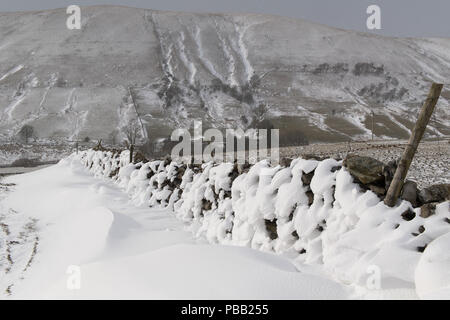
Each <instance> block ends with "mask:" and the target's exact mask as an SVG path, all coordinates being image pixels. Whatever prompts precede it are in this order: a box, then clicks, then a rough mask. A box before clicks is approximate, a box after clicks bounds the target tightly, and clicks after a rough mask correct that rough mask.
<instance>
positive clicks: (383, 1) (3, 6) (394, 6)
mask: <svg viewBox="0 0 450 320" xmlns="http://www.w3.org/2000/svg"><path fill="white" fill-rule="evenodd" d="M71 4H77V5H80V6H87V5H100V4H111V5H123V6H130V7H138V8H150V9H157V10H174V11H190V12H252V13H268V14H277V15H282V16H288V17H294V18H304V19H308V20H310V21H314V22H319V23H322V24H326V25H329V26H334V27H340V28H345V29H352V30H358V31H366V32H374V31H371V30H368V29H367V27H366V19H367V17H368V15H367V14H366V9H367V7H368V6H369V5H370V4H377V5H379V6H380V8H381V27H382V30H379V31H376V33H380V34H384V35H393V36H409V37H445V38H450V0H0V11H27V10H44V9H53V8H62V7H67V6H68V5H71Z"/></svg>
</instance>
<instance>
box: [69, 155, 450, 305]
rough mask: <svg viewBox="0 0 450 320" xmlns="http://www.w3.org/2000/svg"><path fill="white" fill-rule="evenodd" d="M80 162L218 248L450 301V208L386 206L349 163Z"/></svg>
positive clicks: (94, 158) (98, 158) (109, 158)
mask: <svg viewBox="0 0 450 320" xmlns="http://www.w3.org/2000/svg"><path fill="white" fill-rule="evenodd" d="M71 159H72V161H81V162H82V163H83V164H84V165H85V166H86V167H88V168H89V170H90V171H91V172H93V174H94V175H95V176H97V177H100V178H111V179H114V180H115V181H116V183H117V184H118V185H119V186H120V187H121V188H123V189H124V190H125V191H126V192H127V193H128V194H129V196H130V198H131V201H132V202H133V203H134V204H135V205H138V206H142V205H145V206H152V207H161V208H171V209H173V210H174V211H175V214H176V216H177V217H178V218H179V219H181V220H183V221H185V222H186V224H187V225H188V227H189V228H190V229H191V231H192V232H193V233H194V234H195V235H196V236H197V237H202V238H205V239H207V240H208V241H209V242H211V243H219V244H228V245H239V246H248V247H251V248H254V249H259V250H264V251H274V252H277V253H285V254H288V255H291V256H292V257H294V258H295V259H296V261H298V262H301V263H306V264H320V265H323V267H324V269H325V270H327V271H328V272H329V273H330V274H331V275H332V276H333V277H335V278H336V279H338V280H339V281H341V282H343V283H346V284H352V285H357V286H361V287H363V286H365V285H366V283H367V281H368V277H369V276H370V274H371V273H370V270H373V268H374V267H375V268H378V269H379V270H380V276H381V286H382V287H383V288H395V287H396V286H398V285H399V284H402V287H408V286H410V287H414V285H416V290H417V292H418V294H419V296H421V297H429V296H434V297H436V295H437V296H438V297H440V296H445V295H447V297H448V294H446V292H448V283H449V282H448V279H449V278H448V272H447V270H446V268H445V267H443V266H445V265H447V264H448V259H443V260H442V259H441V260H439V259H436V257H438V256H439V252H440V248H442V247H445V248H447V247H448V234H449V232H450V210H449V201H446V202H443V203H440V204H439V205H437V207H436V211H435V214H434V215H431V216H429V217H427V218H423V217H421V216H420V210H421V209H420V208H413V207H412V205H411V204H410V203H409V202H407V201H401V203H399V205H397V206H396V207H394V208H390V207H387V206H385V205H384V203H383V202H382V201H380V199H379V198H378V196H377V195H376V194H375V193H373V192H372V191H365V190H363V189H361V187H360V186H359V185H358V184H357V183H355V182H354V180H353V177H352V176H351V175H350V173H349V172H348V171H347V170H346V168H344V167H342V161H337V160H334V159H325V160H322V161H317V160H311V159H310V160H307V159H301V158H299V159H295V160H293V161H292V162H291V163H290V165H289V167H282V166H280V165H278V166H271V165H270V163H269V162H268V161H266V160H264V161H261V162H258V163H256V164H255V165H253V166H251V167H249V168H245V167H238V166H236V165H234V164H231V163H220V164H216V163H212V162H210V163H205V164H202V165H188V166H186V165H182V164H179V163H176V162H173V161H170V160H156V161H151V162H147V163H143V162H140V163H136V164H135V163H129V160H128V159H129V153H128V151H123V152H121V153H119V152H112V151H94V150H88V151H84V152H81V153H79V154H77V155H75V154H74V155H72V156H71ZM406 211H408V212H410V213H411V214H409V215H408V217H405V215H404V213H405V212H406ZM435 239H436V240H435ZM422 252H423V253H422ZM427 257H428V258H427ZM419 261H420V263H419ZM433 261H434V262H433ZM418 265H419V267H417V266H418ZM430 270H431V271H430ZM442 279H444V281H442ZM433 293H435V294H434V295H433Z"/></svg>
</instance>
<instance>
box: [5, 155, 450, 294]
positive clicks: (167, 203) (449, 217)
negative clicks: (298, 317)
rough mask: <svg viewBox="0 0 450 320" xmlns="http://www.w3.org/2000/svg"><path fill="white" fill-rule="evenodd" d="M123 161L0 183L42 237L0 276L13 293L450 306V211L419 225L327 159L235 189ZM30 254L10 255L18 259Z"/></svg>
mask: <svg viewBox="0 0 450 320" xmlns="http://www.w3.org/2000/svg"><path fill="white" fill-rule="evenodd" d="M128 158H129V157H128V152H126V151H125V152H122V153H121V154H120V155H119V154H113V153H112V152H102V151H92V150H89V151H85V152H81V153H79V154H78V155H75V154H74V155H72V156H70V157H68V158H66V159H64V160H62V161H61V162H60V163H59V164H58V165H55V166H52V167H49V168H46V169H43V170H40V171H36V172H32V173H28V174H24V175H20V176H12V177H8V178H7V179H5V180H4V181H2V183H16V184H17V185H16V186H13V187H11V188H12V189H13V190H12V191H9V192H8V193H7V194H6V196H5V199H3V200H2V201H1V202H0V205H1V206H0V213H1V212H7V211H8V210H9V209H12V210H14V212H16V215H19V214H20V215H24V216H27V217H30V218H33V219H35V221H36V227H35V230H37V231H35V232H37V234H38V239H39V241H38V245H37V250H35V251H36V253H35V254H34V258H33V259H32V261H31V263H29V264H30V266H29V267H27V268H25V269H26V270H24V269H23V267H17V268H16V266H21V265H23V264H24V263H25V264H26V261H27V259H28V256H27V254H22V255H19V254H18V255H17V258H16V257H13V259H12V260H13V261H14V263H13V264H12V265H10V270H9V271H8V272H6V273H5V274H4V276H2V278H1V280H0V290H2V292H3V290H5V293H6V296H7V297H11V298H21V297H25V298H42V297H43V298H137V299H142V298H152V299H165V298H167V299H197V298H199V299H201V298H204V299H241V298H244V299H348V298H363V299H364V298H366V299H383V298H392V299H397V298H402V299H404V298H413V299H414V298H418V297H420V298H428V297H429V296H430V295H432V296H433V297H438V298H444V299H445V298H447V299H448V298H450V295H449V290H448V286H449V278H448V259H447V258H448V257H447V256H444V258H443V259H440V257H441V256H440V253H441V252H442V250H447V251H448V234H449V232H450V223H449V221H450V210H449V201H447V202H444V203H441V204H440V205H438V207H437V209H436V214H435V215H432V216H430V217H428V218H426V219H425V218H422V217H420V216H419V214H420V209H413V208H412V206H411V204H410V203H408V202H406V201H402V202H401V203H400V204H399V205H398V206H396V207H394V208H388V207H386V206H385V205H384V204H383V202H381V201H380V200H379V198H378V197H377V196H376V195H375V194H374V193H372V192H371V191H366V192H364V191H362V190H361V189H360V187H359V186H358V185H357V184H355V183H353V179H352V177H351V176H350V174H349V173H348V172H347V171H346V170H345V168H341V162H340V161H336V160H334V159H326V160H323V161H316V160H305V159H295V160H294V161H292V163H291V165H290V167H289V168H283V167H280V166H276V167H272V166H271V165H270V163H269V162H268V161H261V162H259V163H257V164H255V165H254V166H252V167H251V168H250V170H249V171H248V172H246V173H242V174H240V175H238V176H237V177H236V178H235V179H234V181H232V180H231V177H230V173H232V171H233V165H232V164H229V163H222V164H214V163H206V164H203V165H202V170H199V168H196V167H191V168H187V169H186V167H183V166H181V165H180V164H177V163H175V162H168V161H160V160H158V161H152V162H149V163H145V164H143V163H138V164H130V163H129V160H128ZM313 171H314V176H313V178H312V181H311V183H310V185H304V184H303V182H302V175H303V174H307V173H310V172H313ZM175 182H177V183H175ZM308 193H312V194H313V195H314V198H313V202H312V204H311V205H309V203H308V202H309V198H308V195H307V194H308ZM24 199H26V201H24ZM407 209H411V210H412V211H413V212H414V213H415V217H414V218H413V219H412V220H410V221H406V220H404V219H403V218H402V216H401V214H402V213H403V212H404V211H405V210H407ZM12 216H14V215H13V214H9V215H8V214H2V220H1V221H2V223H3V224H6V225H11V226H16V229H19V227H18V225H19V224H20V221H22V220H24V219H25V218H24V217H21V218H20V219H18V218H15V219H13V217H12ZM267 223H271V224H272V225H275V226H276V234H277V236H276V237H275V238H273V237H271V234H270V232H269V231H268V227H267ZM420 227H422V228H420ZM13 229H14V228H13V227H11V230H13ZM419 229H424V230H422V232H419V231H418V230H419ZM3 236H4V235H3V234H2V237H3ZM8 237H9V238H12V237H14V232H10V234H9V235H8V236H6V238H8ZM441 239H444V240H441ZM445 239H446V240H445ZM4 240H5V243H6V242H7V241H11V240H12V239H4ZM24 242H26V241H24ZM29 246H30V245H29V244H28V247H29ZM424 246H427V247H426V249H425V251H424V253H421V252H420V250H418V248H420V247H424ZM16 247H17V249H16ZM24 247H25V244H22V242H20V241H19V244H17V245H15V246H12V249H11V250H12V253H13V255H14V253H15V251H14V250H19V249H21V248H24ZM22 251H25V252H26V248H25V249H23V250H22ZM28 251H30V249H28ZM438 258H439V259H438ZM445 259H446V260H445ZM21 261H22V262H21ZM23 261H25V262H23ZM6 262H7V261H6ZM21 263H22V264H21ZM70 265H78V266H80V267H81V275H82V277H81V279H82V280H81V289H80V290H68V289H67V285H66V283H67V279H68V275H67V274H66V270H67V267H68V266H70ZM374 269H375V270H379V272H378V274H379V279H378V280H379V284H380V286H379V287H377V288H375V289H374V288H373V286H370V285H369V283H370V282H371V281H373V273H372V271H373V270H374ZM2 272H3V271H2ZM430 273H432V274H430ZM2 275H3V274H2ZM8 288H9V289H8Z"/></svg>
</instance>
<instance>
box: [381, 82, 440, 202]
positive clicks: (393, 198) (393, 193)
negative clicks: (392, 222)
mask: <svg viewBox="0 0 450 320" xmlns="http://www.w3.org/2000/svg"><path fill="white" fill-rule="evenodd" d="M442 87H443V85H442V84H438V83H433V84H432V85H431V89H430V92H429V93H428V97H427V99H426V100H425V102H424V104H423V106H422V109H421V110H420V113H419V117H418V118H417V122H416V124H415V126H414V129H413V131H412V132H411V136H410V137H409V141H408V144H407V145H406V148H405V150H404V151H403V155H402V157H401V159H400V162H399V164H398V167H397V170H395V174H394V178H393V180H392V183H391V185H390V186H389V189H388V191H387V194H386V198H384V203H385V204H386V205H387V206H389V207H393V206H395V204H396V202H397V199H398V197H399V196H400V192H401V190H402V187H403V182H404V180H405V178H406V174H407V173H408V169H409V166H410V165H411V162H412V159H413V157H414V154H415V153H416V150H417V147H418V146H419V142H420V140H421V139H422V136H423V134H424V132H425V129H426V127H427V125H428V122H429V121H430V118H431V115H432V114H433V110H434V107H435V106H436V103H437V101H438V99H439V96H440V95H441V91H442Z"/></svg>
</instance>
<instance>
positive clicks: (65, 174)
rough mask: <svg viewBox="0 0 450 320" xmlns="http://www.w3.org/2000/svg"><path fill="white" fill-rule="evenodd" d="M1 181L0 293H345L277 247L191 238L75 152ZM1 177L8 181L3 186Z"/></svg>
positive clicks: (11, 295)
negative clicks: (74, 283) (73, 281)
mask: <svg viewBox="0 0 450 320" xmlns="http://www.w3.org/2000/svg"><path fill="white" fill-rule="evenodd" d="M1 183H2V189H1V193H0V194H1V198H2V200H1V202H0V221H1V226H2V230H3V231H2V233H1V235H0V240H1V262H0V263H1V264H0V266H1V270H0V272H1V273H0V274H1V276H0V294H1V297H2V298H14V299H19V298H64V299H66V298H67V299H72V298H113V299H114V298H137V299H314V298H326V299H341V298H342V299H345V298H347V297H349V296H350V291H348V290H347V289H346V288H345V287H344V286H343V285H340V284H338V283H336V282H334V281H332V280H330V279H328V278H327V277H324V276H320V275H315V274H312V273H310V272H308V271H305V272H299V270H298V268H297V267H296V266H295V265H294V264H293V262H292V261H290V260H289V259H288V258H285V257H283V256H277V255H275V254H270V253H263V252H259V251H256V250H253V249H249V248H243V247H235V246H222V245H209V244H207V243H206V242H204V241H201V240H195V239H194V238H193V236H192V234H191V233H190V232H189V231H187V230H184V225H183V223H182V222H180V221H179V220H177V219H176V218H175V217H174V215H173V213H171V212H170V211H169V210H167V209H150V208H148V207H145V206H144V207H135V206H134V205H132V204H130V203H128V197H127V195H126V194H125V193H124V192H123V191H122V190H120V189H119V187H117V186H116V185H115V184H113V183H112V182H111V181H105V180H102V179H98V178H94V177H93V176H92V175H91V174H90V173H89V172H88V171H87V169H86V168H84V167H83V166H82V165H81V163H79V162H77V161H73V162H71V161H69V160H63V161H62V162H61V163H60V164H58V165H55V166H52V167H49V168H45V169H42V170H39V171H35V172H32V173H27V174H22V175H17V176H11V177H8V178H5V179H4V180H2V181H1ZM10 183H15V184H16V185H15V186H5V184H10ZM5 189H7V190H5ZM71 265H77V266H80V267H81V288H80V290H69V289H68V288H67V281H68V279H69V276H70V275H69V274H67V273H66V272H67V271H68V270H69V271H70V269H68V268H69V266H71ZM316 271H319V270H314V273H316Z"/></svg>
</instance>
